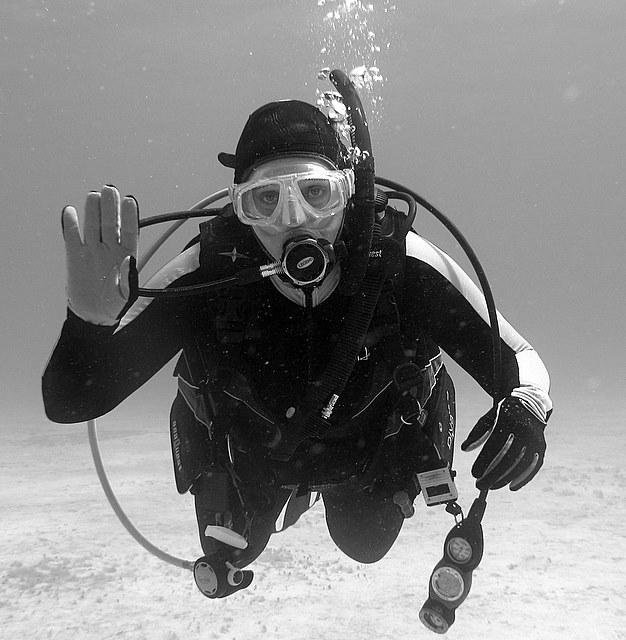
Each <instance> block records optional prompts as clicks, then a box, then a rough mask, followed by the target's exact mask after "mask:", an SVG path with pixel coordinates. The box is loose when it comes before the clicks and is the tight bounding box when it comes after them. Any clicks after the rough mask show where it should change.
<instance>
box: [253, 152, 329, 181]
mask: <svg viewBox="0 0 626 640" xmlns="http://www.w3.org/2000/svg"><path fill="white" fill-rule="evenodd" d="M319 170H322V171H328V170H331V171H332V170H337V167H335V166H334V165H333V164H332V162H330V161H329V160H324V159H323V158H315V157H311V156H306V155H302V156H297V155H293V156H289V157H284V158H273V159H272V160H267V161H266V162H263V163H262V164H260V165H258V166H257V167H255V168H254V169H253V170H252V172H251V173H250V176H249V177H248V179H247V180H246V182H248V181H250V180H259V179H261V178H275V177H276V176H284V175H289V174H292V173H308V172H311V171H319Z"/></svg>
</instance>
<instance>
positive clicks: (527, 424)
mask: <svg viewBox="0 0 626 640" xmlns="http://www.w3.org/2000/svg"><path fill="white" fill-rule="evenodd" d="M545 426H546V423H545V422H543V421H542V420H540V419H539V418H538V417H537V416H536V415H535V414H534V413H533V412H532V411H531V410H530V409H529V408H528V407H527V406H526V405H525V404H524V403H523V401H522V400H520V398H516V397H512V396H509V397H507V398H504V400H502V401H501V402H500V403H499V404H498V406H497V407H496V408H492V409H491V410H490V411H488V412H487V413H486V414H485V415H484V416H483V417H482V418H480V419H479V420H478V422H477V423H476V426H475V427H474V428H473V429H472V431H471V432H470V434H469V436H468V437H467V439H466V440H465V442H463V444H462V445H461V449H462V450H463V451H472V450H473V449H476V448H477V447H479V446H480V445H482V444H483V443H484V446H483V448H482V451H481V452H480V454H479V456H478V457H477V458H476V461H475V462H474V466H473V467H472V475H473V476H474V477H475V478H476V479H477V481H476V487H477V488H478V489H479V490H480V491H482V490H483V489H500V488H502V487H504V486H505V485H507V484H510V489H511V490H512V491H516V490H517V489H521V488H522V487H523V486H524V485H525V484H527V483H528V482H530V481H531V480H532V479H533V478H534V477H535V475H536V474H537V472H538V471H539V469H540V468H541V465H542V464H543V458H544V454H545V451H546V440H545V438H544V435H543V431H544V429H545Z"/></svg>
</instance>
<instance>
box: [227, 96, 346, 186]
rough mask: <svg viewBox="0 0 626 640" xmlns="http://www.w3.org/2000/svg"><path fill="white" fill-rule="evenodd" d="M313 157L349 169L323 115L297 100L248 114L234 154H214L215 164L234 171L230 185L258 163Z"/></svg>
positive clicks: (281, 102) (343, 152)
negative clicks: (216, 159) (286, 156)
mask: <svg viewBox="0 0 626 640" xmlns="http://www.w3.org/2000/svg"><path fill="white" fill-rule="evenodd" d="M298 153H304V154H307V155H308V154H314V155H318V156H323V157H325V158H328V159H329V160H330V161H331V162H332V163H333V164H334V165H335V166H336V167H338V168H339V169H344V168H346V167H348V166H350V163H349V161H348V158H347V151H346V148H345V147H344V145H343V144H342V143H341V140H340V139H339V136H338V135H337V133H336V131H335V129H334V128H333V126H332V125H331V124H330V122H329V121H328V119H327V118H326V116H325V115H324V114H323V113H322V112H321V111H320V110H319V109H317V108H316V107H314V106H313V105H310V104H308V103H307V102H302V101H300V100H281V101H278V102H270V103H269V104H266V105H264V106H262V107H260V108H259V109H257V110H256V111H254V113H252V114H251V115H250V117H249V118H248V121H247V122H246V125H245V127H244V128H243V131H242V132H241V136H240V138H239V142H238V143H237V149H236V150H235V153H234V154H232V153H220V154H218V156H217V157H218V159H219V161H220V162H221V163H222V164H223V165H224V166H226V167H229V168H231V169H234V170H235V178H234V182H235V183H239V182H242V181H244V180H245V179H246V176H247V173H248V172H249V170H250V169H251V168H252V167H254V166H255V165H256V164H257V163H259V162H260V161H262V160H269V159H270V158H272V157H275V156H276V157H279V156H282V155H286V154H290V155H294V154H298Z"/></svg>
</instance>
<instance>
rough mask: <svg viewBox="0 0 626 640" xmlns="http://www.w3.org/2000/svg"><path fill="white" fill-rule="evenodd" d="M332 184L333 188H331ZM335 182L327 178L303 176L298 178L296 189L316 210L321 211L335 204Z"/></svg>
mask: <svg viewBox="0 0 626 640" xmlns="http://www.w3.org/2000/svg"><path fill="white" fill-rule="evenodd" d="M333 186H334V187H335V189H333ZM336 187H337V185H336V183H331V181H330V180H328V179H327V178H303V179H302V180H298V189H299V191H300V194H301V196H302V198H303V199H304V201H305V202H306V203H307V204H308V205H309V206H311V207H312V208H313V209H316V210H317V211H320V212H323V211H327V210H328V209H331V208H332V207H333V206H334V205H335V204H336V199H337V196H336V193H333V191H335V192H336V191H337V188H336Z"/></svg>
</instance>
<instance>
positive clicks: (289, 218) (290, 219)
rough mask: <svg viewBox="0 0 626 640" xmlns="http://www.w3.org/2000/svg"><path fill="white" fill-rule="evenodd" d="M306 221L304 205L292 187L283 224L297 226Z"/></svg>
mask: <svg viewBox="0 0 626 640" xmlns="http://www.w3.org/2000/svg"><path fill="white" fill-rule="evenodd" d="M305 222H306V214H305V213H304V210H303V209H302V205H301V204H300V203H299V202H298V199H297V198H296V196H295V195H294V194H293V192H292V191H291V189H290V190H289V196H288V198H287V203H286V206H285V208H284V210H283V224H284V225H285V226H286V227H297V226H299V225H301V224H304V223H305Z"/></svg>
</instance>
